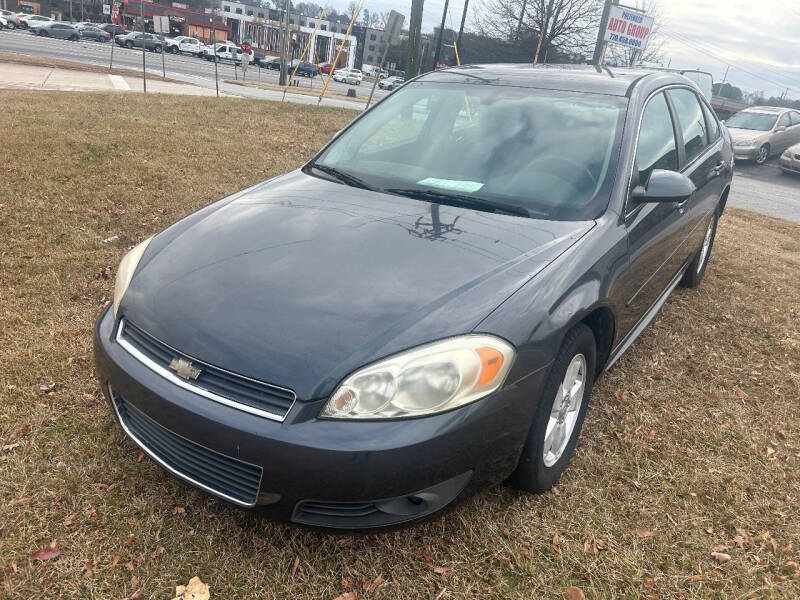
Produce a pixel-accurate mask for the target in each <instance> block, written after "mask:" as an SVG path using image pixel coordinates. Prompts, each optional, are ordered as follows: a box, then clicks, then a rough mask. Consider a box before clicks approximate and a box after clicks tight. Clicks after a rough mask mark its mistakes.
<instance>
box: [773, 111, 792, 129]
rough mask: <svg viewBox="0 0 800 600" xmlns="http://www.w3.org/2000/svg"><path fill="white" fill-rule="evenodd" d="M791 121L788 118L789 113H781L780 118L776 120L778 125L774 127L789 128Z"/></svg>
mask: <svg viewBox="0 0 800 600" xmlns="http://www.w3.org/2000/svg"><path fill="white" fill-rule="evenodd" d="M791 125H792V121H791V119H790V118H789V113H783V114H782V115H781V118H780V119H778V124H777V125H776V127H791Z"/></svg>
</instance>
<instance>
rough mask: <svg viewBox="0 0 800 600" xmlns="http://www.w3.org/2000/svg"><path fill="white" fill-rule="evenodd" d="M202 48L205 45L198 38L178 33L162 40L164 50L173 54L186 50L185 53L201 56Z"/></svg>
mask: <svg viewBox="0 0 800 600" xmlns="http://www.w3.org/2000/svg"><path fill="white" fill-rule="evenodd" d="M204 49H205V46H204V45H203V44H201V43H200V40H198V39H197V38H193V37H189V36H188V35H179V36H176V37H174V38H166V39H165V40H164V51H165V52H172V53H173V54H180V53H182V52H186V53H187V54H192V55H194V56H201V55H202V54H203V50H204ZM212 53H213V50H212Z"/></svg>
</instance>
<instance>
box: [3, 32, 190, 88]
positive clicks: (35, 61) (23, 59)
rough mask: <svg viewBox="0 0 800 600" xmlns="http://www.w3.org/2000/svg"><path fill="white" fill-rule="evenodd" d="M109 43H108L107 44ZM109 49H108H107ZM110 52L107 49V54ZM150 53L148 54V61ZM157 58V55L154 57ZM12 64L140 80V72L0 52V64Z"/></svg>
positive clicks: (60, 59) (150, 74)
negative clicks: (137, 78)
mask: <svg viewBox="0 0 800 600" xmlns="http://www.w3.org/2000/svg"><path fill="white" fill-rule="evenodd" d="M109 43H110V42H109ZM109 48H110V47H109ZM110 52H111V50H110V49H109V53H110ZM150 55H151V53H149V52H148V60H149V59H150V58H149V57H150ZM154 56H157V55H154ZM3 62H13V63H17V64H20V65H32V66H35V67H50V68H53V69H70V70H73V71H86V72H89V73H111V74H112V75H124V76H125V77H139V78H141V76H142V72H141V70H139V71H137V70H136V69H125V68H117V67H114V68H113V69H109V68H108V67H103V66H101V65H90V64H87V63H82V62H76V61H74V60H64V59H63V58H53V57H50V56H31V55H30V54H19V53H17V52H0V63H3ZM147 78H148V79H153V80H158V81H172V82H175V83H185V82H183V81H178V80H176V79H172V78H171V77H162V76H161V75H156V74H155V73H150V72H148V73H147Z"/></svg>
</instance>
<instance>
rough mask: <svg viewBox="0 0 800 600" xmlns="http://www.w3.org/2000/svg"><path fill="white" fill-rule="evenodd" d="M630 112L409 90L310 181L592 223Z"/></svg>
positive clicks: (386, 104)
mask: <svg viewBox="0 0 800 600" xmlns="http://www.w3.org/2000/svg"><path fill="white" fill-rule="evenodd" d="M469 81H470V82H471V80H469ZM625 107H626V100H625V99H624V98H619V97H614V96H606V95H599V94H586V93H566V92H559V91H553V90H543V89H535V88H519V87H506V86H498V85H486V84H481V83H440V82H435V83H429V82H425V81H424V80H423V81H418V82H410V83H407V84H405V85H404V86H403V87H402V88H401V89H400V90H398V91H397V92H396V93H394V94H392V95H391V96H388V97H387V98H386V99H385V100H383V101H382V102H380V103H379V104H377V105H376V106H375V108H374V109H372V110H371V111H369V112H367V113H365V114H364V116H363V117H361V118H360V119H358V120H357V121H355V122H354V123H353V125H352V126H350V127H349V128H348V129H347V130H346V131H345V132H343V133H342V134H341V135H340V136H339V137H337V138H336V139H335V140H334V141H333V142H332V143H331V144H330V145H329V146H328V147H327V148H326V149H325V150H324V151H323V152H322V153H321V154H320V155H319V156H318V157H317V159H316V160H315V161H312V162H311V163H309V165H307V166H306V172H308V173H311V174H315V175H319V176H321V177H323V176H325V174H321V173H318V171H321V170H323V169H324V170H325V171H326V172H327V174H328V175H329V176H330V175H331V173H334V171H335V173H334V175H336V174H338V175H339V180H341V181H343V182H344V183H350V184H351V185H361V187H368V188H370V189H375V190H378V191H387V192H389V193H395V194H400V195H407V196H410V197H416V198H420V199H423V200H429V201H432V202H440V203H447V202H448V199H449V198H452V200H454V201H461V202H462V203H466V204H467V205H470V206H476V207H477V206H478V205H479V204H480V206H481V207H482V208H484V209H485V210H491V207H492V206H493V205H494V206H497V207H506V208H511V209H512V210H513V212H515V213H519V214H526V215H529V216H532V217H536V218H544V219H556V220H585V219H591V218H595V217H596V216H598V215H599V214H601V213H602V211H603V210H604V209H605V207H606V205H607V204H608V198H609V191H608V187H609V185H610V184H611V183H612V180H613V177H610V176H609V174H610V173H613V172H614V170H615V167H616V157H617V154H618V152H617V151H615V150H616V149H617V147H618V143H619V142H618V139H619V136H620V133H621V129H622V119H623V117H624V112H625ZM315 166H319V167H320V169H316V170H315V168H314V167H315ZM342 173H344V177H342V176H341V175H342Z"/></svg>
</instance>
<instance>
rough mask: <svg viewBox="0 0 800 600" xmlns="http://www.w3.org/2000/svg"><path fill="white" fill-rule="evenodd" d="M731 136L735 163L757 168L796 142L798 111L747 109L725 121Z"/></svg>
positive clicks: (799, 133) (799, 132) (799, 135)
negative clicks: (751, 162)
mask: <svg viewBox="0 0 800 600" xmlns="http://www.w3.org/2000/svg"><path fill="white" fill-rule="evenodd" d="M725 125H726V126H727V128H728V131H730V132H731V137H733V151H734V153H735V154H736V160H752V161H754V162H755V163H756V164H758V165H761V164H764V162H765V161H766V160H767V159H768V158H769V157H770V156H773V155H775V154H780V153H782V152H783V151H784V150H786V148H788V147H789V146H792V145H793V144H796V143H798V142H800V112H798V111H796V110H791V109H787V108H779V107H775V106H751V107H748V108H745V109H744V110H742V111H739V112H738V113H736V114H734V115H733V116H731V118H730V119H728V120H727V121H726V122H725Z"/></svg>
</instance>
